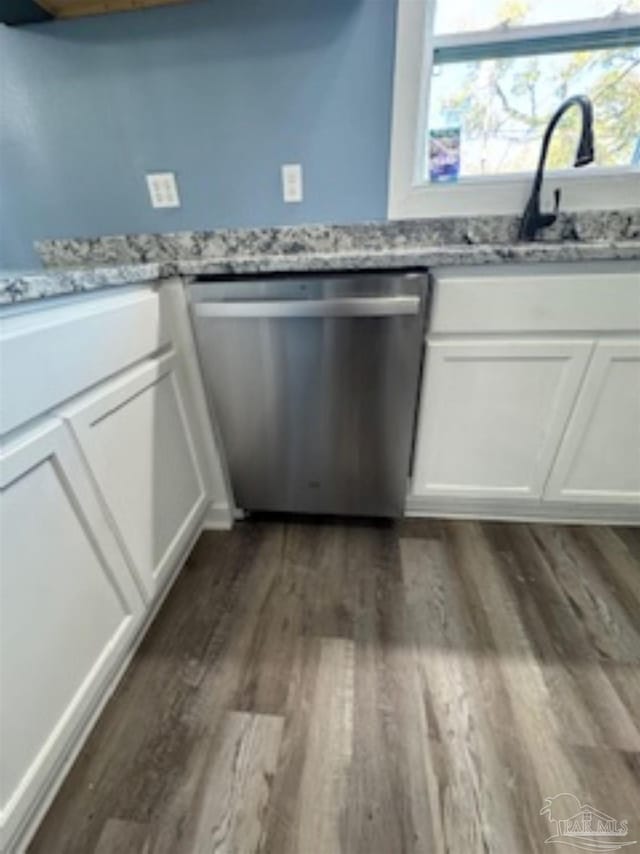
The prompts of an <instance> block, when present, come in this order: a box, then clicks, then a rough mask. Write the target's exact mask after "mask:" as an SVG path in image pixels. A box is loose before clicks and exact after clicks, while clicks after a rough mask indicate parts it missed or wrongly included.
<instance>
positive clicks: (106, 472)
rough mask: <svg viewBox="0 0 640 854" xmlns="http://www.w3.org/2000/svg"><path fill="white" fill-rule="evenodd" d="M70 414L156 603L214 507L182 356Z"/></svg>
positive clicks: (150, 367)
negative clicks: (190, 413) (180, 367)
mask: <svg viewBox="0 0 640 854" xmlns="http://www.w3.org/2000/svg"><path fill="white" fill-rule="evenodd" d="M65 417H67V418H69V420H70V423H71V425H72V428H73V430H74V431H75V433H76V436H77V437H78V441H79V442H80V445H81V447H82V449H83V451H84V453H85V455H86V457H87V460H88V463H89V467H90V468H91V470H92V472H93V474H94V476H95V479H96V482H97V485H98V488H99V490H100V492H101V493H102V496H103V498H104V501H105V504H106V506H107V508H108V510H109V512H110V514H111V517H112V519H113V522H114V525H115V530H116V533H117V535H118V537H119V538H120V541H121V543H122V546H123V549H124V551H125V554H126V555H127V558H128V560H129V563H130V565H131V567H132V569H133V571H134V572H135V573H136V575H137V576H138V578H139V580H140V582H141V584H142V585H143V588H144V590H145V592H146V594H147V595H148V597H149V598H150V597H152V596H153V595H154V594H155V592H156V591H157V590H158V589H159V587H160V586H161V585H162V582H163V580H164V578H165V576H167V575H168V574H169V573H170V571H171V570H172V569H173V568H174V567H175V565H176V563H177V562H178V560H179V558H180V555H181V553H182V551H183V550H184V548H185V547H186V545H187V542H188V541H189V539H190V537H191V535H192V533H193V531H194V529H195V527H196V526H197V525H198V524H199V522H200V520H201V517H202V514H203V512H204V510H205V507H206V503H207V502H206V494H205V489H204V485H203V481H202V477H201V474H200V466H199V464H198V460H197V456H196V452H195V448H194V443H193V439H192V436H191V429H190V426H189V422H188V419H187V415H186V412H185V408H184V404H183V400H182V394H181V392H180V386H179V381H178V375H177V372H176V363H175V356H174V355H173V354H172V353H169V354H167V355H165V356H162V357H161V358H159V359H154V360H151V361H148V362H145V363H144V364H143V365H141V366H140V367H138V368H135V369H134V370H133V371H131V372H130V373H128V374H127V375H126V376H125V377H123V378H122V379H120V380H118V381H116V382H114V383H110V384H108V385H107V386H105V387H102V388H100V389H99V390H98V391H97V392H96V393H95V394H94V395H93V396H92V397H91V398H89V399H88V400H86V401H85V402H83V403H81V404H79V406H78V407H76V408H75V409H74V410H72V411H69V412H67V413H65Z"/></svg>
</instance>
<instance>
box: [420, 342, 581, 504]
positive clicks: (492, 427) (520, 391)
mask: <svg viewBox="0 0 640 854" xmlns="http://www.w3.org/2000/svg"><path fill="white" fill-rule="evenodd" d="M591 347H592V344H591V342H590V341H583V340H557V339H554V340H527V341H522V340H481V339H476V340H473V339H471V340H454V341H451V340H440V341H437V340H436V341H432V342H430V344H429V347H428V349H427V354H426V363H425V369H424V375H423V388H422V407H421V414H420V420H419V424H418V443H417V449H416V459H415V465H414V473H413V493H414V494H417V495H422V496H443V497H447V498H449V497H462V498H472V499H477V498H509V499H510V500H514V499H516V500H521V499H531V498H538V497H539V496H540V495H542V492H543V489H544V485H545V481H546V479H547V475H548V473H549V470H550V468H551V464H552V462H553V457H554V454H555V451H556V448H557V446H558V444H559V442H560V438H561V436H562V433H563V430H564V427H565V424H566V422H567V419H568V416H569V413H570V411H571V407H572V406H573V402H574V400H575V397H576V394H577V392H578V388H579V386H580V382H581V380H582V377H583V374H584V371H585V367H586V364H587V360H588V358H589V354H590V352H591Z"/></svg>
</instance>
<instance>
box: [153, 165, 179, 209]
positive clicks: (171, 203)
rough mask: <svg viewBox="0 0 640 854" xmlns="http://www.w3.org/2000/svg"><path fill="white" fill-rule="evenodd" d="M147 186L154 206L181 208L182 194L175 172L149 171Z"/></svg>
mask: <svg viewBox="0 0 640 854" xmlns="http://www.w3.org/2000/svg"><path fill="white" fill-rule="evenodd" d="M147 187H148V188H149V198H150V199H151V207H152V208H179V207H180V196H179V195H178V185H177V184H176V176H175V173H174V172H149V174H148V175H147Z"/></svg>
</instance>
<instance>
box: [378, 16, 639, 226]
mask: <svg viewBox="0 0 640 854" xmlns="http://www.w3.org/2000/svg"><path fill="white" fill-rule="evenodd" d="M573 94H585V95H587V96H589V97H590V98H591V101H592V103H593V106H594V131H595V140H596V158H595V163H594V164H593V165H592V166H588V167H584V168H583V169H579V170H576V169H572V168H571V167H572V163H573V156H574V154H575V149H576V145H577V139H578V134H579V123H580V121H581V117H580V113H579V111H578V110H575V109H573V110H570V111H568V112H567V113H566V114H565V115H564V116H563V118H562V120H561V122H560V123H559V125H558V127H557V128H556V131H555V133H554V136H553V140H552V144H551V147H550V149H549V154H548V158H547V171H548V172H550V171H551V170H558V171H557V173H555V172H554V174H553V187H555V186H558V185H560V186H562V187H563V199H564V200H565V205H564V206H565V208H566V207H573V208H575V209H577V208H580V207H618V206H620V207H624V206H632V205H633V206H635V205H638V204H639V203H640V0H482V2H478V0H399V9H398V28H397V45H396V74H395V81H394V116H393V131H392V156H391V168H390V193H389V215H390V216H391V217H392V218H398V217H403V216H429V215H446V214H456V213H482V212H487V213H500V212H504V213H509V212H517V211H519V210H521V209H522V207H523V206H524V202H525V200H526V197H527V193H528V189H529V187H530V182H531V174H532V172H533V171H534V170H535V168H536V165H537V160H538V155H539V151H540V143H541V139H542V134H543V132H544V129H545V127H546V125H547V122H548V120H549V118H550V116H551V115H552V114H553V112H554V111H555V109H556V108H557V106H559V104H560V103H561V102H562V101H563V100H564V99H565V98H567V97H569V96H570V95H573ZM438 153H440V154H441V155H442V156H443V158H444V160H441V159H439V158H438V156H437V155H438ZM442 162H448V164H449V165H448V166H447V168H440V167H441V164H442ZM546 183H547V184H548V183H550V182H546ZM553 187H552V188H551V189H553Z"/></svg>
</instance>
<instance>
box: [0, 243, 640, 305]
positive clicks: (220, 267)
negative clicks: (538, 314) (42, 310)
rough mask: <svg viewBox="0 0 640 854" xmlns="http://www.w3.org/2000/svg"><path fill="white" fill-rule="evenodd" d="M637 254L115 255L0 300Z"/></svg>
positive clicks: (6, 286) (487, 248)
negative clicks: (202, 279) (178, 283)
mask: <svg viewBox="0 0 640 854" xmlns="http://www.w3.org/2000/svg"><path fill="white" fill-rule="evenodd" d="M636 259H638V260H640V240H628V241H624V240H622V241H621V240H617V241H598V242H591V243H587V242H571V241H565V242H562V243H517V244H515V243H514V244H498V243H496V244H470V245H448V246H447V245H442V246H403V247H395V248H384V249H366V250H365V249H361V250H354V251H331V252H300V253H286V254H285V253H267V252H265V253H259V254H253V255H235V256H233V257H229V256H206V255H205V256H200V257H185V258H177V259H175V260H172V261H153V262H146V263H132V262H128V263H123V264H117V263H112V264H108V265H102V266H88V267H75V268H67V269H45V270H41V271H33V272H16V273H15V274H13V273H8V274H5V275H1V274H0V305H5V306H6V305H15V304H18V303H24V302H29V301H34V300H42V299H49V298H52V297H56V296H64V295H69V294H75V293H87V292H90V291H95V290H98V289H104V288H115V287H123V286H126V285H135V284H145V283H149V282H153V281H157V280H161V279H167V278H170V277H172V276H176V275H181V276H195V275H211V276H224V275H248V274H256V275H259V274H261V273H292V272H294V273H295V272H323V271H324V272H328V271H335V272H339V271H346V272H354V271H357V270H372V269H401V268H425V267H430V268H434V267H444V266H463V265H465V266H473V265H479V266H481V265H487V264H518V263H521V264H525V263H543V262H547V263H553V262H556V263H557V262H572V261H574V262H577V261H630V260H636Z"/></svg>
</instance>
